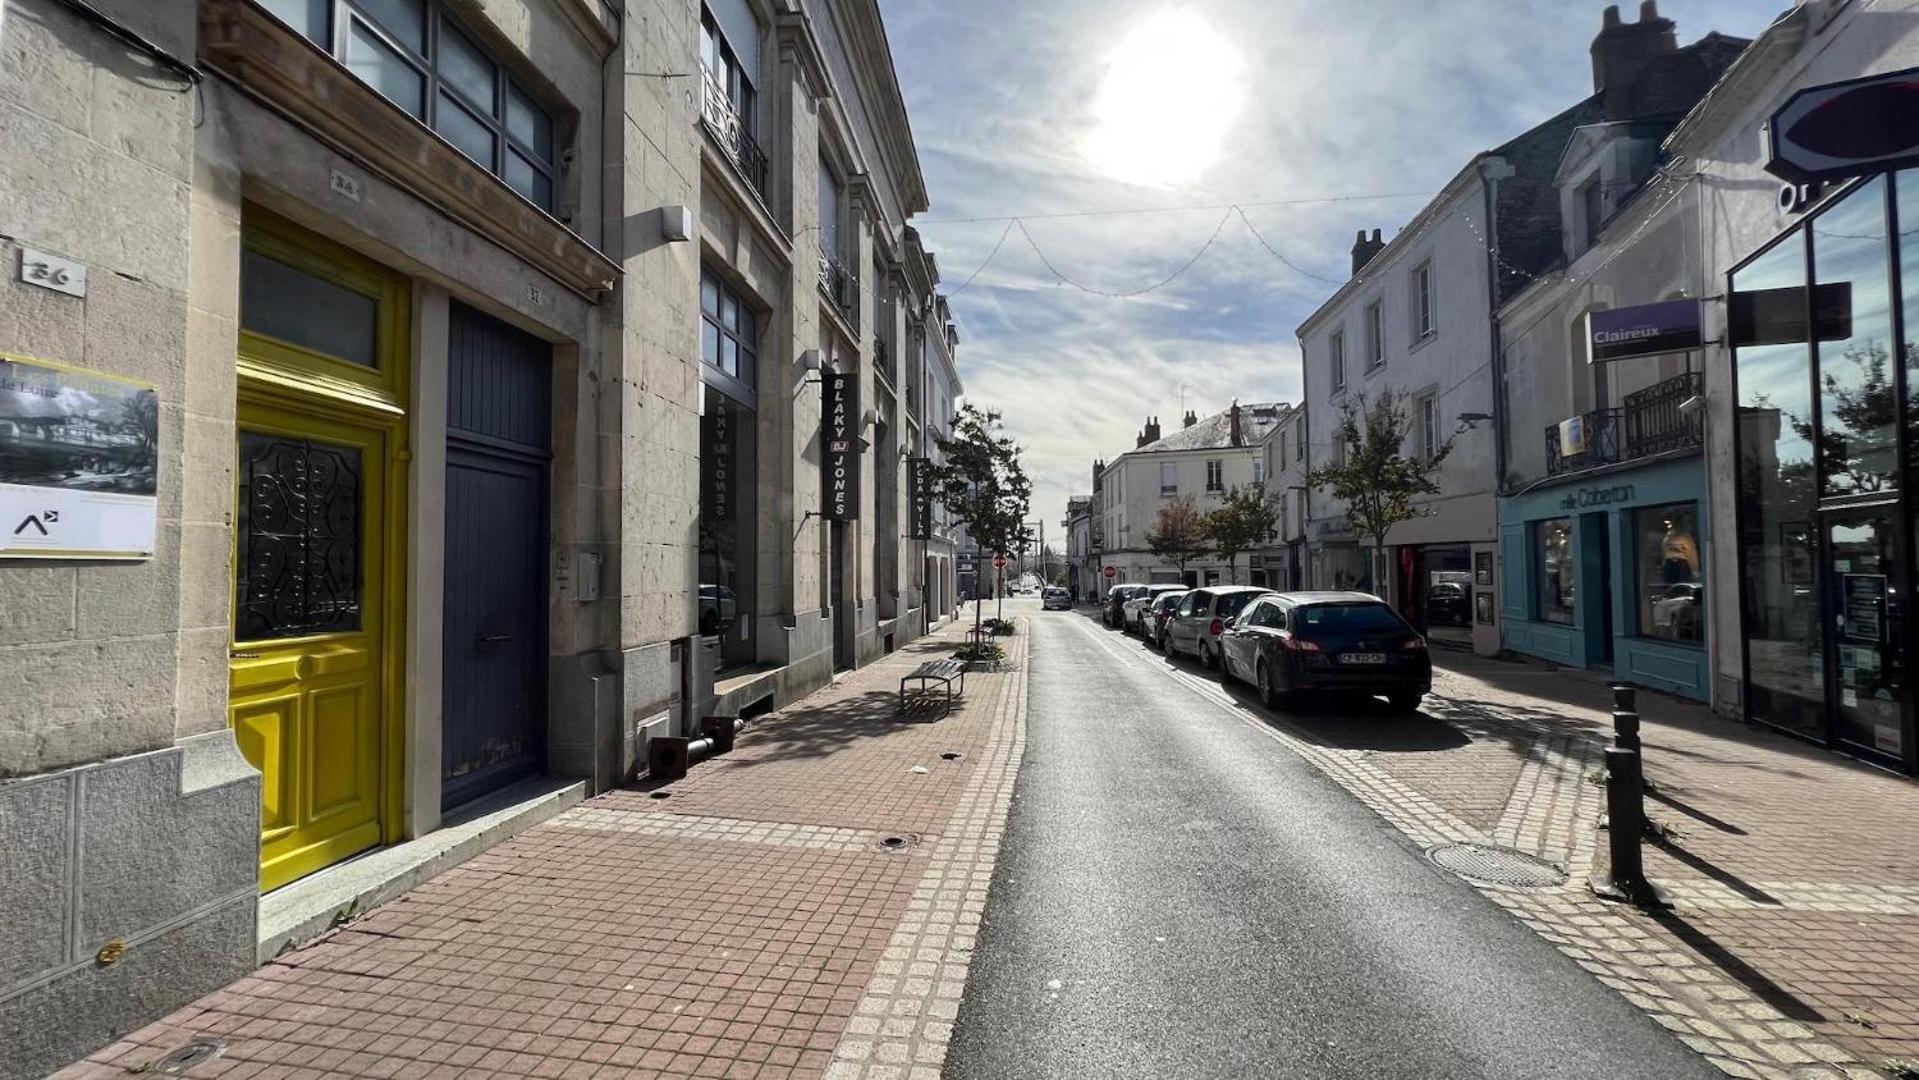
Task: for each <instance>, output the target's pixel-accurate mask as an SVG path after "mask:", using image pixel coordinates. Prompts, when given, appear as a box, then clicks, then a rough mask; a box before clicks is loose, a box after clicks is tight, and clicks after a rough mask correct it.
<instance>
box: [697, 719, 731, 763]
mask: <svg viewBox="0 0 1919 1080" xmlns="http://www.w3.org/2000/svg"><path fill="white" fill-rule="evenodd" d="M739 730H740V718H739V717H737V716H702V717H700V734H702V735H704V736H706V737H707V738H709V739H712V740H713V752H714V753H715V754H727V753H731V752H732V750H733V736H735V735H737V734H739Z"/></svg>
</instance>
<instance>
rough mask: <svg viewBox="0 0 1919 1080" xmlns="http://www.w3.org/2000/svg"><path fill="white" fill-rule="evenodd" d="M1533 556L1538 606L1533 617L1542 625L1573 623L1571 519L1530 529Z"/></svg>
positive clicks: (1553, 519) (1545, 522) (1557, 520)
mask: <svg viewBox="0 0 1919 1080" xmlns="http://www.w3.org/2000/svg"><path fill="white" fill-rule="evenodd" d="M1532 533H1533V537H1532V539H1533V553H1534V557H1535V559H1536V560H1537V562H1536V570H1537V579H1538V585H1539V604H1538V607H1537V609H1536V610H1535V611H1534V614H1535V615H1537V616H1538V617H1539V618H1540V620H1541V621H1543V622H1552V623H1564V624H1566V625H1568V626H1570V625H1572V621H1573V611H1574V608H1573V591H1574V584H1575V583H1574V578H1573V575H1574V574H1575V573H1576V572H1577V570H1576V568H1575V567H1574V565H1573V522H1572V519H1571V518H1548V519H1547V520H1545V521H1535V522H1533V526H1532Z"/></svg>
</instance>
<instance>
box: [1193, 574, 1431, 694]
mask: <svg viewBox="0 0 1919 1080" xmlns="http://www.w3.org/2000/svg"><path fill="white" fill-rule="evenodd" d="M1219 653H1220V658H1221V660H1222V661H1223V663H1222V665H1221V670H1222V671H1223V672H1224V673H1225V675H1226V677H1227V678H1229V679H1231V678H1238V679H1244V680H1245V681H1247V682H1249V683H1252V684H1253V685H1255V686H1257V687H1259V695H1260V698H1261V699H1262V700H1263V701H1264V702H1265V703H1266V704H1267V705H1269V706H1276V705H1279V704H1281V703H1282V702H1283V701H1284V700H1285V699H1286V698H1287V697H1288V696H1289V695H1292V694H1295V693H1301V692H1307V691H1337V692H1349V693H1355V694H1365V695H1384V696H1385V698H1386V700H1387V702H1389V703H1390V704H1391V705H1392V707H1393V709H1394V711H1396V712H1412V711H1413V710H1415V709H1417V708H1419V701H1420V699H1421V698H1422V697H1424V696H1425V695H1426V694H1427V693H1428V692H1430V691H1431V690H1432V688H1433V661H1432V656H1431V655H1430V654H1429V653H1428V652H1427V650H1426V639H1425V638H1423V637H1421V636H1420V635H1419V631H1417V630H1414V629H1413V628H1412V625H1411V624H1410V623H1408V622H1407V621H1406V620H1405V619H1402V618H1400V616H1399V613H1398V612H1396V611H1394V610H1393V609H1392V608H1391V607H1390V606H1388V605H1387V603H1386V602H1385V601H1384V600H1381V599H1380V598H1379V597H1377V596H1373V595H1371V594H1370V593H1358V592H1297V593H1270V594H1267V595H1265V596H1261V597H1259V598H1257V599H1255V600H1254V601H1253V602H1252V603H1250V604H1248V605H1246V607H1245V609H1244V610H1242V611H1241V612H1240V613H1239V615H1238V616H1237V617H1235V618H1234V619H1233V620H1232V621H1231V622H1229V623H1228V624H1227V625H1226V628H1225V630H1224V632H1222V633H1221V634H1220V637H1219Z"/></svg>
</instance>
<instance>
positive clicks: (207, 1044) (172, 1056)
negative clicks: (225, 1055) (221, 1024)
mask: <svg viewBox="0 0 1919 1080" xmlns="http://www.w3.org/2000/svg"><path fill="white" fill-rule="evenodd" d="M226 1048H227V1044H226V1043H224V1042H221V1041H220V1040H219V1039H195V1040H193V1041H192V1042H190V1043H188V1044H186V1045H185V1046H179V1047H175V1048H174V1049H172V1050H169V1051H167V1053H166V1056H165V1057H162V1058H160V1059H159V1060H157V1061H155V1062H153V1063H152V1064H151V1065H148V1066H147V1067H146V1068H145V1069H144V1070H142V1071H144V1072H150V1073H158V1074H160V1075H161V1076H185V1075H186V1073H187V1070H188V1069H191V1068H193V1067H194V1066H195V1065H198V1064H200V1063H202V1062H207V1061H212V1060H213V1059H214V1058H217V1057H219V1056H220V1054H221V1053H222V1052H223V1051H225V1050H226Z"/></svg>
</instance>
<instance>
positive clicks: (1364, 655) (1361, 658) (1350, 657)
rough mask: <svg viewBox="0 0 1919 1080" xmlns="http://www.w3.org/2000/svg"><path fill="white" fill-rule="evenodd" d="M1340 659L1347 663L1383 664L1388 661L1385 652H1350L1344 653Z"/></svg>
mask: <svg viewBox="0 0 1919 1080" xmlns="http://www.w3.org/2000/svg"><path fill="white" fill-rule="evenodd" d="M1339 659H1340V661H1341V662H1342V663H1347V664H1383V663H1385V662H1386V654H1385V653H1383V652H1349V653H1346V654H1344V655H1342V656H1341V657H1340V658H1339Z"/></svg>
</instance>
